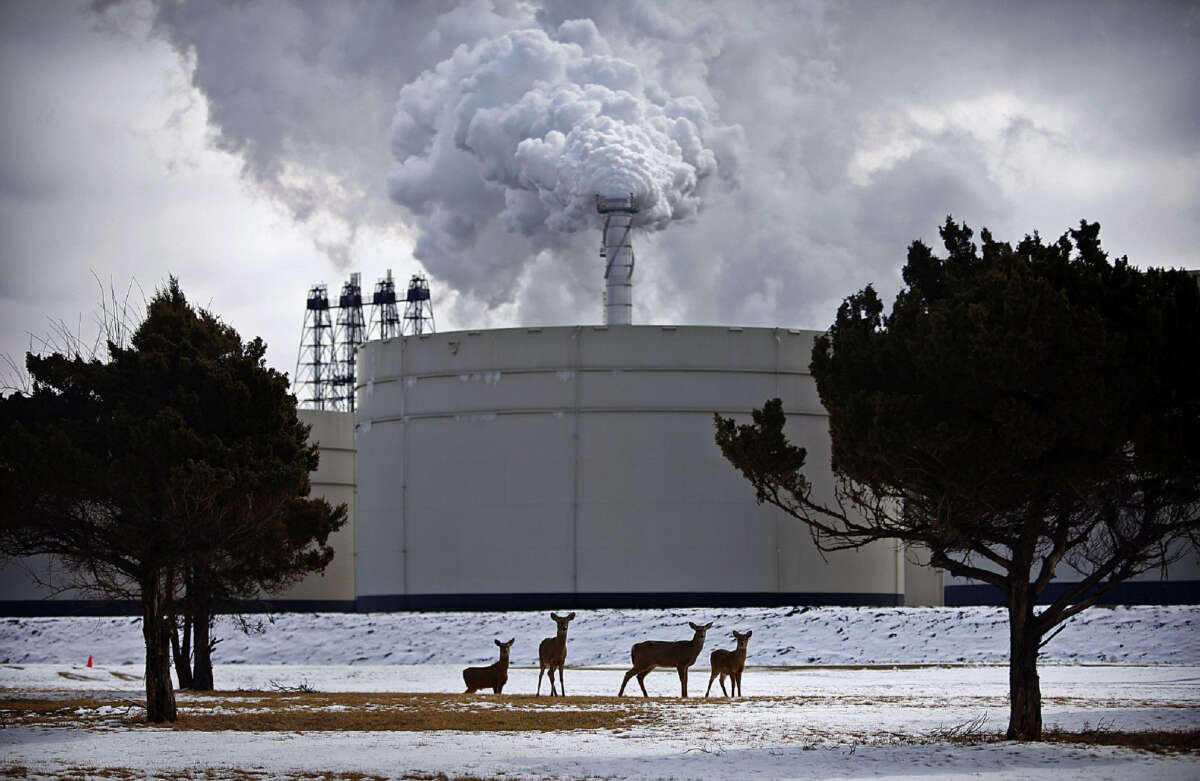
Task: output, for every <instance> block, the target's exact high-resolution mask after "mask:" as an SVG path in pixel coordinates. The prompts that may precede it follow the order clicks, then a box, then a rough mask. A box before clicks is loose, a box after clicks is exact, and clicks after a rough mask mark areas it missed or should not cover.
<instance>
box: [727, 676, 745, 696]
mask: <svg viewBox="0 0 1200 781" xmlns="http://www.w3.org/2000/svg"><path fill="white" fill-rule="evenodd" d="M731 678H732V682H731V683H730V685H729V688H731V689H732V688H733V686H734V684H736V685H737V696H739V697H741V696H742V674H741V672H735V673H734V674H733V675H732V676H731Z"/></svg>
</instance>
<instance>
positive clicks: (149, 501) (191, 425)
mask: <svg viewBox="0 0 1200 781" xmlns="http://www.w3.org/2000/svg"><path fill="white" fill-rule="evenodd" d="M264 349H265V348H264V347H263V345H262V343H261V341H259V340H254V341H252V342H250V343H249V344H243V343H242V342H241V340H240V338H239V337H238V335H237V333H236V331H234V330H233V329H232V328H230V327H229V326H227V325H225V324H223V323H221V322H220V320H219V319H217V318H216V317H214V316H213V315H211V314H209V313H207V312H203V311H201V312H197V311H196V310H194V309H193V308H192V307H191V306H189V305H188V303H187V301H186V299H185V298H184V296H183V293H182V291H181V290H180V289H179V285H178V283H177V282H176V281H175V280H174V279H171V281H170V283H169V284H168V286H167V288H166V289H165V290H162V291H160V292H159V293H158V294H157V295H155V297H154V299H153V300H152V301H151V302H150V305H149V307H148V309H147V315H146V319H145V320H144V321H143V322H142V324H141V326H140V327H139V328H138V329H137V330H136V332H135V333H134V335H133V338H132V340H131V344H130V346H129V347H127V348H126V347H121V346H119V345H115V344H110V345H109V350H108V352H109V358H108V360H104V361H102V360H98V359H84V358H82V357H80V356H78V355H75V356H66V355H61V354H52V355H49V356H44V357H39V356H33V355H30V356H27V361H26V363H27V367H28V371H29V374H30V377H31V379H32V382H33V386H32V390H31V391H30V392H29V393H16V394H13V395H11V396H9V397H7V398H4V399H0V552H3V553H5V554H8V555H18V556H24V555H33V554H39V553H46V554H51V555H54V556H56V557H58V558H59V559H60V560H62V561H63V562H64V563H65V564H67V565H68V566H69V567H70V568H71V570H72V571H73V573H74V574H75V580H74V582H73V583H71V584H70V585H73V586H77V587H84V588H87V589H90V590H92V591H93V592H98V593H101V594H103V595H106V596H108V597H113V598H122V597H132V598H135V599H137V600H138V601H139V602H140V603H141V606H142V619H143V630H142V631H143V636H144V639H145V643H146V677H145V678H146V707H147V719H148V720H149V721H151V722H164V721H174V720H175V718H176V710H175V698H174V692H173V690H172V686H171V677H170V638H171V635H172V625H171V617H172V615H173V614H174V612H175V610H176V606H175V602H176V596H177V589H178V587H179V585H180V584H181V583H182V582H183V581H184V580H185V579H186V577H193V578H196V580H197V582H203V583H205V584H208V583H215V584H216V585H215V586H214V587H213V588H212V590H211V591H210V592H208V593H210V594H212V595H214V596H224V595H226V594H239V593H246V592H248V591H250V590H252V589H253V588H256V587H266V588H272V587H278V586H280V585H285V584H286V583H287V582H290V580H291V579H294V578H295V577H298V576H300V575H302V574H304V573H306V572H309V571H319V570H320V569H321V568H323V567H324V565H325V564H326V563H327V562H328V560H329V558H330V556H331V555H332V551H331V550H330V549H329V548H328V546H327V545H326V544H325V543H326V540H327V537H328V535H329V533H331V532H332V531H333V530H335V529H337V528H338V527H339V526H340V525H341V524H342V523H343V522H344V517H345V507H344V506H342V507H338V508H333V507H330V506H329V505H328V504H327V503H326V502H324V501H323V500H310V499H306V498H305V496H306V494H307V492H308V479H307V473H308V471H309V470H310V469H313V468H315V467H316V463H317V454H316V450H315V448H314V447H310V446H309V445H308V444H307V443H306V435H307V430H306V427H304V426H303V425H301V424H300V423H299V422H298V421H297V420H296V417H295V399H294V398H293V397H291V396H290V395H288V393H287V381H286V378H285V377H284V376H283V375H280V374H279V373H277V372H275V371H273V370H271V369H267V368H266V367H265V365H264V363H263V360H262V359H263V352H264ZM248 437H249V438H251V439H253V442H251V441H247V438H248ZM239 524H240V525H239ZM222 589H225V591H222ZM208 604H209V605H211V602H209V603H208Z"/></svg>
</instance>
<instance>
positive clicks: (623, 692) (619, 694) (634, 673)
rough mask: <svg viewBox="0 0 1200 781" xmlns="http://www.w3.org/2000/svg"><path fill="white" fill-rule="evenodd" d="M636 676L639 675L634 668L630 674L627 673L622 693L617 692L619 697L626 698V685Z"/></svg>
mask: <svg viewBox="0 0 1200 781" xmlns="http://www.w3.org/2000/svg"><path fill="white" fill-rule="evenodd" d="M636 674H637V668H636V667H634V668H632V669H631V670H630V671H629V672H627V673H625V680H623V681H621V691H619V692H617V696H618V697H623V696H625V684H627V683H629V679H630V678H632V677H633V676H634V675H636Z"/></svg>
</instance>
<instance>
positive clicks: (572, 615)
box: [567, 610, 575, 621]
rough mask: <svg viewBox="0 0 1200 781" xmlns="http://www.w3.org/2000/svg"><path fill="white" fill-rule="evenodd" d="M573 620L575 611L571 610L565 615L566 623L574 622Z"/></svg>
mask: <svg viewBox="0 0 1200 781" xmlns="http://www.w3.org/2000/svg"><path fill="white" fill-rule="evenodd" d="M574 618H575V611H574V610H572V611H571V612H570V613H567V620H568V621H571V620H574Z"/></svg>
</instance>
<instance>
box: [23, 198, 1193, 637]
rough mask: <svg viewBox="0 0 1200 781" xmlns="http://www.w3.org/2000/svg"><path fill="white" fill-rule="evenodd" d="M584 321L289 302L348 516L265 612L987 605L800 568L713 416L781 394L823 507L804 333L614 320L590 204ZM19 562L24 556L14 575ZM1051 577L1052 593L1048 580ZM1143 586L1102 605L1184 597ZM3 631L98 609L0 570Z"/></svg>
mask: <svg viewBox="0 0 1200 781" xmlns="http://www.w3.org/2000/svg"><path fill="white" fill-rule="evenodd" d="M596 210H597V213H598V215H599V220H600V224H601V245H600V259H601V263H602V269H603V279H604V285H603V297H602V300H601V302H600V303H601V306H600V312H598V314H599V315H600V316H599V317H598V320H599V321H600V322H599V323H598V324H582V325H572V326H558V327H525V328H504V329H489V330H465V331H450V332H439V331H437V330H436V329H435V328H434V321H433V308H432V303H433V302H432V297H433V296H432V294H431V291H430V287H429V283H428V281H427V280H426V279H425V278H424V277H423V276H421V275H414V276H413V277H412V278H411V279H410V282H409V286H408V288H407V291H405V292H404V293H403V294H400V293H397V291H396V288H395V283H394V281H393V278H392V275H391V271H390V270H389V271H388V272H387V275H386V276H385V277H383V278H382V279H380V280H379V281H378V282H377V283H376V285H375V287H374V290H373V292H372V295H371V296H370V298H369V299H366V298H365V297H364V296H363V294H362V289H361V283H360V275H359V274H353V275H351V277H350V279H349V280H348V281H346V282H345V284H344V285H343V286H342V288H341V291H340V293H339V295H338V296H337V298H336V299H333V298H331V297H330V295H329V293H328V288H327V287H326V286H325V285H324V284H319V285H314V286H312V287H311V288H310V290H309V293H308V296H307V299H306V301H305V302H304V316H303V326H302V335H301V344H300V350H299V353H298V357H297V366H296V373H295V375H294V377H293V383H294V384H293V389H294V392H295V394H296V397H297V399H298V401H299V404H300V407H301V409H300V412H299V414H300V416H301V418H302V419H303V420H304V421H305V422H307V423H309V424H310V425H311V426H312V431H311V434H310V437H311V439H312V440H313V441H314V442H316V443H318V444H319V447H320V450H321V460H320V467H319V469H318V470H317V471H316V472H315V473H314V475H313V480H312V486H313V492H314V494H321V495H324V496H325V497H326V498H327V499H328V500H330V501H331V502H334V503H340V502H345V503H346V504H347V505H348V506H349V510H350V512H349V516H348V517H349V520H348V522H347V524H346V526H345V527H344V528H343V529H341V530H340V531H338V532H337V533H336V534H335V535H333V536H332V537H331V538H330V543H331V544H332V545H333V547H334V550H335V557H334V560H333V562H332V563H331V564H330V565H329V567H328V568H327V570H326V571H325V573H324V574H322V575H319V576H313V577H309V578H308V579H306V580H305V581H303V582H302V583H300V584H299V585H297V586H295V587H294V588H292V589H290V590H289V591H288V592H286V593H284V594H280V595H275V596H274V597H273V601H272V604H273V605H274V608H275V609H281V610H288V609H292V610H357V611H390V610H466V609H488V610H514V609H570V608H576V607H578V608H598V607H668V606H681V607H682V606H691V607H702V606H773V605H807V604H820V605H906V604H907V605H940V604H976V603H989V602H993V601H994V596H992V595H989V593H988V592H987V591H986V587H980V586H978V584H975V583H972V582H969V581H964V580H959V579H952V578H948V577H947V578H943V574H942V573H941V572H940V571H937V570H933V569H930V568H928V567H925V566H920V564H921V563H922V562H921V560H922V552H921V551H919V550H913V549H905V548H904V547H903V546H901V545H900V544H899V543H897V542H895V541H880V542H876V543H872V544H871V545H868V546H866V547H864V548H861V549H859V550H854V551H841V552H837V553H827V554H822V553H821V552H820V551H818V549H817V547H816V545H815V543H814V542H813V540H812V538H811V536H810V534H809V532H808V530H807V528H806V527H804V526H803V525H801V524H800V523H798V522H796V521H795V520H794V519H792V518H790V517H789V516H787V515H785V514H784V513H783V512H782V511H779V510H777V509H775V508H773V507H771V506H770V505H759V504H758V503H757V502H756V501H755V496H754V490H753V488H752V487H751V486H750V485H749V484H748V483H747V482H746V481H745V480H744V479H743V478H742V477H741V475H740V474H739V473H738V472H737V471H736V470H734V469H733V468H732V467H731V466H730V465H729V464H728V463H727V462H726V461H725V460H724V458H723V457H722V455H721V453H720V451H719V450H718V448H717V447H716V445H715V443H714V441H713V415H714V413H716V414H720V415H722V416H733V417H736V418H739V419H743V420H748V419H749V416H750V411H751V410H752V409H754V408H757V407H760V406H762V404H763V402H764V401H766V400H767V399H770V398H774V397H779V398H780V399H782V400H783V404H784V410H785V412H786V414H787V433H788V436H789V438H790V439H791V440H792V441H793V442H795V443H796V444H798V445H800V446H803V447H804V448H806V449H807V451H808V454H809V459H808V463H809V465H810V469H809V470H808V472H807V476H808V478H809V479H810V481H811V483H812V486H813V496H814V498H816V499H818V500H822V499H824V500H829V499H831V498H832V495H833V490H834V477H833V474H832V472H831V471H830V467H829V451H830V443H829V426H828V417H827V414H826V412H825V410H824V408H823V407H822V405H821V402H820V399H819V397H818V395H817V390H816V383H815V382H814V380H813V378H812V376H811V375H810V373H809V369H808V364H809V360H810V356H811V350H812V343H813V339H814V338H815V337H816V336H817V335H818V332H816V331H805V330H794V329H788V328H738V327H726V326H687V325H635V324H634V323H633V301H634V297H633V283H634V272H635V268H634V241H635V238H636V236H635V228H636V224H637V215H638V214H639V202H638V199H637V198H636V197H635V196H634V195H632V194H631V195H628V196H616V197H607V196H597V197H596ZM25 564H26V565H28V566H27V567H25V568H32V569H37V568H38V567H45V566H46V562H44V561H42V562H32V563H30V562H26V563H25ZM1064 579H1065V580H1070V577H1069V576H1067V577H1065V578H1064ZM1172 579H1173V580H1175V581H1178V584H1177V585H1178V587H1174V586H1173V584H1172V583H1164V582H1163V581H1161V580H1160V579H1159V577H1158V575H1157V573H1148V574H1146V575H1143V576H1139V578H1135V579H1134V580H1133V581H1131V582H1129V583H1126V584H1123V585H1122V586H1121V587H1119V588H1118V589H1117V590H1115V591H1114V592H1112V595H1111V599H1112V601H1127V602H1156V601H1158V602H1162V601H1188V597H1190V596H1193V595H1192V593H1191V592H1192V591H1194V586H1195V584H1196V583H1197V581H1198V580H1200V564H1198V563H1197V561H1196V559H1195V557H1194V556H1193V557H1191V558H1190V559H1188V560H1187V561H1184V562H1180V563H1179V564H1177V565H1173V566H1172ZM0 586H2V589H3V591H2V593H0V610H4V611H5V612H7V613H8V614H20V613H30V614H47V613H72V612H80V611H97V612H109V611H111V609H112V607H111V606H107V607H106V606H104V605H97V604H95V603H89V602H87V601H86V599H85V598H84V596H83V595H78V594H70V593H66V594H59V595H56V596H55V597H54V598H53V599H52V600H49V601H47V597H48V596H49V594H47V593H45V591H44V590H39V588H38V587H36V586H34V585H33V584H32V581H31V580H30V579H29V578H28V577H26V576H23V573H19V572H18V568H17V567H15V566H14V565H11V564H10V565H8V566H6V567H3V568H0Z"/></svg>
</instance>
